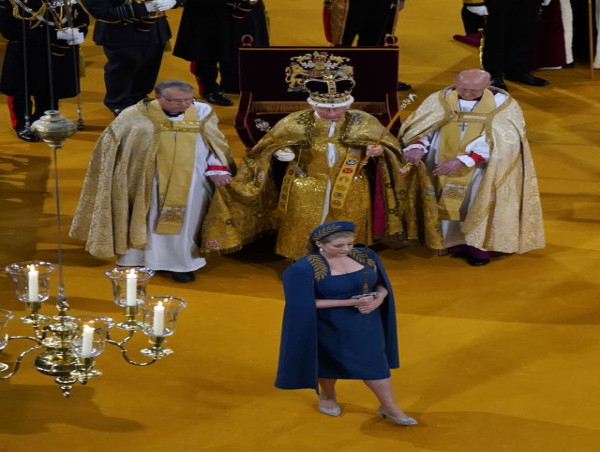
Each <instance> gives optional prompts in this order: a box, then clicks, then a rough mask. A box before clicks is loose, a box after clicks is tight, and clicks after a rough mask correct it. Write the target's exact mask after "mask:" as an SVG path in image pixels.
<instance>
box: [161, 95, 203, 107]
mask: <svg viewBox="0 0 600 452" xmlns="http://www.w3.org/2000/svg"><path fill="white" fill-rule="evenodd" d="M162 98H163V99H164V100H166V101H167V102H171V103H172V104H177V105H185V104H193V103H194V102H196V99H194V98H193V97H190V98H189V99H169V98H168V97H164V96H162Z"/></svg>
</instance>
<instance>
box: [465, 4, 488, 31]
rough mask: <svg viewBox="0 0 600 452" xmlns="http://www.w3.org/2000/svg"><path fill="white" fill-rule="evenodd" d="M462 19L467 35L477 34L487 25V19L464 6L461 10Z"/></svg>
mask: <svg viewBox="0 0 600 452" xmlns="http://www.w3.org/2000/svg"><path fill="white" fill-rule="evenodd" d="M460 17H461V18H462V23H463V27H464V29H465V33H466V34H468V35H471V34H474V33H477V32H478V31H479V29H480V28H483V26H484V24H485V17H483V16H480V15H478V14H475V13H472V12H471V11H469V10H468V9H467V7H466V6H463V7H462V9H461V10H460Z"/></svg>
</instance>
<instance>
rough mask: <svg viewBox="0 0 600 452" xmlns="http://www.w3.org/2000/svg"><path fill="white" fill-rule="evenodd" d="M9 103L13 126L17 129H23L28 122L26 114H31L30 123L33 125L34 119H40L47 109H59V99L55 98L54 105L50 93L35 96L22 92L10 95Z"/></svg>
mask: <svg viewBox="0 0 600 452" xmlns="http://www.w3.org/2000/svg"><path fill="white" fill-rule="evenodd" d="M7 105H8V110H9V112H10V117H11V125H12V127H13V128H14V129H15V130H21V129H23V128H24V127H25V124H26V122H27V121H26V114H29V125H31V123H33V121H37V120H38V119H40V118H41V117H42V116H43V115H44V112H45V111H46V110H58V99H55V100H54V105H52V102H51V100H50V95H49V94H48V93H46V94H40V95H35V96H25V95H24V94H23V93H21V94H17V95H14V96H9V97H8V99H7Z"/></svg>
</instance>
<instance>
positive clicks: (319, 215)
mask: <svg viewBox="0 0 600 452" xmlns="http://www.w3.org/2000/svg"><path fill="white" fill-rule="evenodd" d="M382 136H383V138H382V139H381V143H380V144H381V145H382V146H383V147H384V153H383V154H382V155H381V156H379V157H376V158H373V159H370V160H369V161H368V162H365V163H366V165H361V161H363V162H364V158H365V150H366V147H367V146H368V145H372V144H374V143H376V141H377V140H378V138H380V137H382ZM284 149H287V150H289V151H290V152H293V154H294V159H293V160H292V161H290V162H288V163H287V164H286V165H287V166H286V168H285V172H284V175H283V180H277V179H278V178H277V177H276V173H277V172H276V171H274V168H275V166H276V164H278V163H279V164H280V163H281V162H277V163H275V162H276V158H275V157H274V156H275V155H276V153H277V152H278V151H279V152H281V151H282V150H284ZM403 176H404V172H403V160H402V156H401V152H400V151H399V143H398V141H397V140H396V138H395V137H393V136H390V135H387V134H386V131H385V129H384V127H383V126H382V125H381V123H380V122H379V121H378V120H377V119H376V118H375V117H373V116H372V115H369V114H368V113H365V112H362V111H358V110H348V111H347V112H346V113H345V116H343V117H342V118H341V119H339V120H338V121H329V120H324V119H321V118H320V117H319V116H318V115H317V114H316V112H314V111H313V110H304V111H299V112H296V113H292V114H290V115H288V116H287V117H285V118H284V119H282V120H281V121H280V122H279V123H277V124H276V125H275V127H274V128H273V129H272V130H271V131H270V132H269V133H268V134H267V135H265V136H264V137H263V139H261V141H260V142H259V143H258V144H257V145H256V146H255V147H254V148H253V149H252V150H251V151H250V152H249V153H248V155H247V156H246V157H245V158H244V159H243V161H242V163H241V165H240V169H239V172H238V175H237V176H236V177H235V178H234V179H233V181H232V183H231V184H229V185H228V186H225V187H219V188H218V189H217V191H216V193H215V195H214V197H213V200H212V203H211V206H210V209H209V212H208V213H207V215H206V216H205V219H204V224H203V229H202V240H203V251H205V252H206V253H211V252H216V253H228V252H234V251H236V250H238V249H240V248H241V247H242V246H243V245H244V244H246V243H248V242H250V241H252V240H254V239H256V238H257V237H259V236H260V235H262V234H264V233H266V232H269V231H275V230H277V231H278V235H277V243H276V247H275V252H276V253H277V254H280V255H282V256H285V257H288V258H290V259H294V260H296V259H299V258H300V257H301V256H303V255H304V254H305V253H306V237H308V235H309V234H310V231H312V230H313V229H314V228H315V227H316V226H318V225H319V224H322V223H324V222H329V221H337V220H348V221H352V222H354V223H355V224H356V225H357V232H356V240H357V241H359V242H365V241H366V242H367V243H369V242H371V239H372V237H386V236H395V237H398V238H400V239H402V240H406V239H410V238H416V237H410V234H408V233H407V232H408V231H407V228H406V227H405V226H406V224H407V223H411V224H414V221H411V219H408V218H406V217H405V216H404V213H405V212H406V210H407V206H408V202H409V198H410V197H409V196H408V194H407V191H406V187H407V186H406V184H405V183H404V182H403V180H402V179H403ZM429 201H432V200H429ZM429 201H425V204H426V205H428V202H429ZM426 209H427V207H426ZM429 228H430V230H431V231H432V234H430V235H431V236H435V235H436V234H435V224H433V222H431V223H430V225H429ZM411 231H412V234H413V235H416V234H417V231H415V230H412V229H411Z"/></svg>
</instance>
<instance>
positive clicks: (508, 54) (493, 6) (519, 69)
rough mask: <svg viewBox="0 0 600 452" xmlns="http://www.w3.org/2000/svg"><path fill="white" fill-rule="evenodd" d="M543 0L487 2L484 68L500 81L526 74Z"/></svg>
mask: <svg viewBox="0 0 600 452" xmlns="http://www.w3.org/2000/svg"><path fill="white" fill-rule="evenodd" d="M541 3H542V0H486V2H485V4H486V6H487V8H488V13H489V15H488V16H487V20H486V23H485V27H484V39H485V41H484V44H483V50H482V55H481V61H482V64H483V68H484V69H485V70H486V71H488V72H489V73H490V74H492V78H499V77H502V76H503V75H505V74H522V73H525V72H529V69H528V66H529V64H528V62H529V52H530V48H531V41H532V38H533V34H532V33H533V30H534V23H535V21H536V19H537V17H538V13H539V10H540V7H541Z"/></svg>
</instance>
